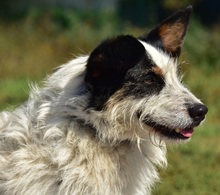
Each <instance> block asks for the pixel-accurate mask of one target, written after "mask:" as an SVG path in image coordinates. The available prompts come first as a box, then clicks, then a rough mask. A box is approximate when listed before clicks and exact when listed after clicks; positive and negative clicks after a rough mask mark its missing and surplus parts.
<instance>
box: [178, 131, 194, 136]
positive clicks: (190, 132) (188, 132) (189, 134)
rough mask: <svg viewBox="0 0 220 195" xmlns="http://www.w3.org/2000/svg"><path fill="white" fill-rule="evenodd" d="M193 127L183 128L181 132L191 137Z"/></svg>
mask: <svg viewBox="0 0 220 195" xmlns="http://www.w3.org/2000/svg"><path fill="white" fill-rule="evenodd" d="M193 131H194V130H193V129H182V130H181V131H180V133H181V134H182V135H183V136H184V137H191V136H192V134H193Z"/></svg>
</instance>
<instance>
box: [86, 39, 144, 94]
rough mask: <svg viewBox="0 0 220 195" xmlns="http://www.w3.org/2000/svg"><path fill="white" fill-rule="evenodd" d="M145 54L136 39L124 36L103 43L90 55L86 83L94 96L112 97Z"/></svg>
mask: <svg viewBox="0 0 220 195" xmlns="http://www.w3.org/2000/svg"><path fill="white" fill-rule="evenodd" d="M144 54H145V49H144V47H143V45H142V44H141V43H140V42H139V41H138V40H137V39H136V38H134V37H132V36H129V35H122V36H118V37H114V38H110V39H107V40H105V41H103V42H102V43H101V44H100V45H99V46H98V47H96V48H95V49H94V50H93V52H92V53H91V54H90V56H89V59H88V62H87V66H86V76H85V82H86V83H87V84H88V86H90V87H91V89H92V93H93V96H100V95H102V96H110V95H111V94H113V93H114V92H115V91H116V90H117V89H118V88H119V87H120V86H121V85H122V84H123V80H124V77H125V75H126V73H127V71H128V70H129V69H130V68H132V67H134V66H135V65H136V64H137V63H138V61H140V60H141V58H142V56H143V55H144Z"/></svg>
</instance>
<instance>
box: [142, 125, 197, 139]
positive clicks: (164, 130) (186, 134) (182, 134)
mask: <svg viewBox="0 0 220 195" xmlns="http://www.w3.org/2000/svg"><path fill="white" fill-rule="evenodd" d="M144 124H146V125H148V126H150V127H151V128H153V129H154V130H155V131H156V132H157V133H160V134H162V135H164V136H166V137H168V138H171V139H179V140H186V139H189V138H190V137H192V135H193V132H194V126H189V127H186V128H183V129H181V128H178V127H176V128H169V127H166V126H164V125H160V124H157V123H156V122H152V121H144Z"/></svg>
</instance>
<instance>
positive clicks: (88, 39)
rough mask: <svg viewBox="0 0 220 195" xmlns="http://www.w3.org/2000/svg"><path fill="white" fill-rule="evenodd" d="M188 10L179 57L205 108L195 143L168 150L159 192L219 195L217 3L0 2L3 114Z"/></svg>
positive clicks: (160, 194) (205, 0) (144, 0)
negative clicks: (111, 42)
mask: <svg viewBox="0 0 220 195" xmlns="http://www.w3.org/2000/svg"><path fill="white" fill-rule="evenodd" d="M190 4H191V5H193V7H194V13H193V17H192V20H191V22H190V26H189V30H188V34H187V36H186V42H185V45H184V49H183V52H182V56H181V59H180V61H181V63H182V72H183V73H184V75H185V76H184V79H183V80H184V82H185V83H186V85H187V86H189V87H190V89H191V90H192V91H193V93H195V94H196V95H197V96H198V97H199V98H200V99H201V100H202V101H203V102H204V103H205V104H207V106H208V107H209V113H208V116H207V119H206V121H205V123H204V125H203V126H202V127H200V128H197V131H196V132H195V135H194V137H193V138H192V140H191V141H190V142H189V143H187V144H184V145H181V146H179V147H170V148H169V152H168V161H169V166H168V168H167V170H166V171H161V177H162V178H161V183H160V184H159V185H157V186H156V187H155V189H154V192H153V194H156V195H166V194H167V195H168V194H169V195H176V194H178V195H207V194H212V195H215V194H216V195H217V194H219V193H220V129H219V126H220V120H219V119H220V111H219V110H220V1H218V0H182V1H179V0H158V1H154V0H81V1H78V0H0V109H1V110H3V109H6V108H7V109H10V108H13V107H15V106H17V105H19V104H21V103H22V102H24V101H25V100H26V99H27V97H28V93H29V83H30V82H32V83H39V85H41V84H42V83H41V82H40V80H42V79H43V78H44V77H45V76H46V75H47V74H50V73H51V72H52V70H53V69H54V68H55V67H57V66H59V65H60V64H63V63H65V62H67V61H68V60H70V59H72V58H74V57H76V56H78V55H81V54H82V55H84V54H87V53H89V52H90V51H91V50H92V49H93V48H94V47H95V46H96V45H97V44H98V43H99V42H100V41H102V40H103V39H104V38H106V37H109V36H114V35H117V34H132V35H134V36H138V35H141V34H143V33H146V32H148V30H149V29H150V28H152V27H153V26H154V25H155V24H157V23H158V22H160V21H161V20H163V19H164V18H165V17H167V16H168V15H169V14H170V13H173V12H174V11H176V10H178V9H180V8H184V7H186V6H187V5H190Z"/></svg>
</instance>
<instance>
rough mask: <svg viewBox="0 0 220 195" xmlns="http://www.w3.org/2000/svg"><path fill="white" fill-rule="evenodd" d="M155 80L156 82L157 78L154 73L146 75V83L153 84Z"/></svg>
mask: <svg viewBox="0 0 220 195" xmlns="http://www.w3.org/2000/svg"><path fill="white" fill-rule="evenodd" d="M155 82H156V79H155V77H154V75H152V74H149V75H147V77H146V79H145V83H146V84H147V85H152V84H154V83H155Z"/></svg>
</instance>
